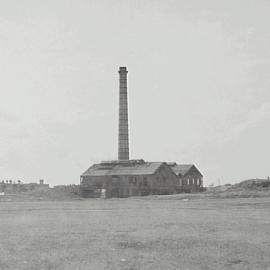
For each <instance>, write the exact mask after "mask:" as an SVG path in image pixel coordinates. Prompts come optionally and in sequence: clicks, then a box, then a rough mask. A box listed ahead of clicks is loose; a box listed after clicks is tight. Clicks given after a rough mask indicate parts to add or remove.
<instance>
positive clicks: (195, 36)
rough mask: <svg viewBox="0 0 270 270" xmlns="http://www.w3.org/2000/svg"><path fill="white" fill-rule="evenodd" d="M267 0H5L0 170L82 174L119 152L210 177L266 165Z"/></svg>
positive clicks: (242, 175) (52, 179) (0, 46)
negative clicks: (122, 106)
mask: <svg viewBox="0 0 270 270" xmlns="http://www.w3.org/2000/svg"><path fill="white" fill-rule="evenodd" d="M269 14H270V1H268V0H267V1H264V0H256V1H255V0H253V1H248V0H226V1H225V0H222V1H216V0H204V1H199V0H197V1H195V0H189V1H184V0H166V1H165V0H147V1H145V0H144V1H143V0H117V1H112V0H111V1H109V0H107V1H105V0H92V1H91V0H47V1H42V0H25V1H20V0H9V1H4V0H0V78H1V79H0V180H8V179H13V180H22V181H24V182H36V181H38V180H39V179H44V180H45V182H46V183H49V184H50V185H52V186H54V185H59V184H78V183H79V179H80V174H82V173H83V172H84V171H85V170H86V169H87V168H88V167H89V166H91V165H92V164H93V163H97V162H100V161H101V160H111V159H117V138H118V134H117V132H118V131H117V128H118V94H119V93H118V91H119V89H118V68H119V66H126V67H127V68H128V95H129V125H130V157H131V158H132V159H137V158H143V159H145V160H146V161H175V162H177V163H183V164H185V163H194V164H195V165H196V166H197V167H198V168H199V169H200V171H201V172H202V174H203V175H204V183H205V185H209V184H215V185H217V184H227V183H236V182H239V181H242V180H245V179H249V178H266V177H267V176H268V175H270V163H269V160H270V159H269V155H270V142H269V138H270V89H269V88H270V77H269V70H270V50H269V47H270V32H269V25H270V16H269Z"/></svg>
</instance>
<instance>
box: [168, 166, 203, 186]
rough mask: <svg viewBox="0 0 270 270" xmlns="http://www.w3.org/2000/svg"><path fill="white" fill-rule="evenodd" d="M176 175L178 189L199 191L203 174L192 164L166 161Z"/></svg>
mask: <svg viewBox="0 0 270 270" xmlns="http://www.w3.org/2000/svg"><path fill="white" fill-rule="evenodd" d="M168 165H169V166H170V167H171V168H172V169H173V171H174V172H175V174H176V175H177V176H178V181H179V186H180V190H179V191H199V190H201V188H202V187H203V175H202V173H201V172H200V171H199V170H198V168H197V167H196V166H195V165H194V164H177V163H168Z"/></svg>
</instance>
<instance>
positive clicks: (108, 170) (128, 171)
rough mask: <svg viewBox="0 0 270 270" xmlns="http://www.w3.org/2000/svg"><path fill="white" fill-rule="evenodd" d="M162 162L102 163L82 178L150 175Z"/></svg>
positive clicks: (95, 165) (90, 169)
mask: <svg viewBox="0 0 270 270" xmlns="http://www.w3.org/2000/svg"><path fill="white" fill-rule="evenodd" d="M164 164H165V165H166V163H163V162H144V161H141V162H134V161H127V162H104V163H98V164H94V165H93V166H91V167H90V168H89V169H87V170H86V171H85V172H84V173H83V174H82V176H106V175H108V176H109V175H110V176H113V175H151V174H154V173H155V172H156V171H157V170H158V169H159V168H160V166H161V165H164Z"/></svg>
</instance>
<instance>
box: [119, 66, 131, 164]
mask: <svg viewBox="0 0 270 270" xmlns="http://www.w3.org/2000/svg"><path fill="white" fill-rule="evenodd" d="M127 73H128V71H127V69H126V67H120V68H119V123H118V124H119V130H118V160H129V135H128V96H127Z"/></svg>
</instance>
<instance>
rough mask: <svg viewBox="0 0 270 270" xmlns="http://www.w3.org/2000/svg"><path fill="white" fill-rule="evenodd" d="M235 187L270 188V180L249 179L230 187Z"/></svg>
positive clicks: (231, 188) (232, 188)
mask: <svg viewBox="0 0 270 270" xmlns="http://www.w3.org/2000/svg"><path fill="white" fill-rule="evenodd" d="M235 189H251V190H262V189H270V181H269V180H266V179H249V180H245V181H242V182H240V183H238V184H235V185H233V186H231V187H230V190H235Z"/></svg>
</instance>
